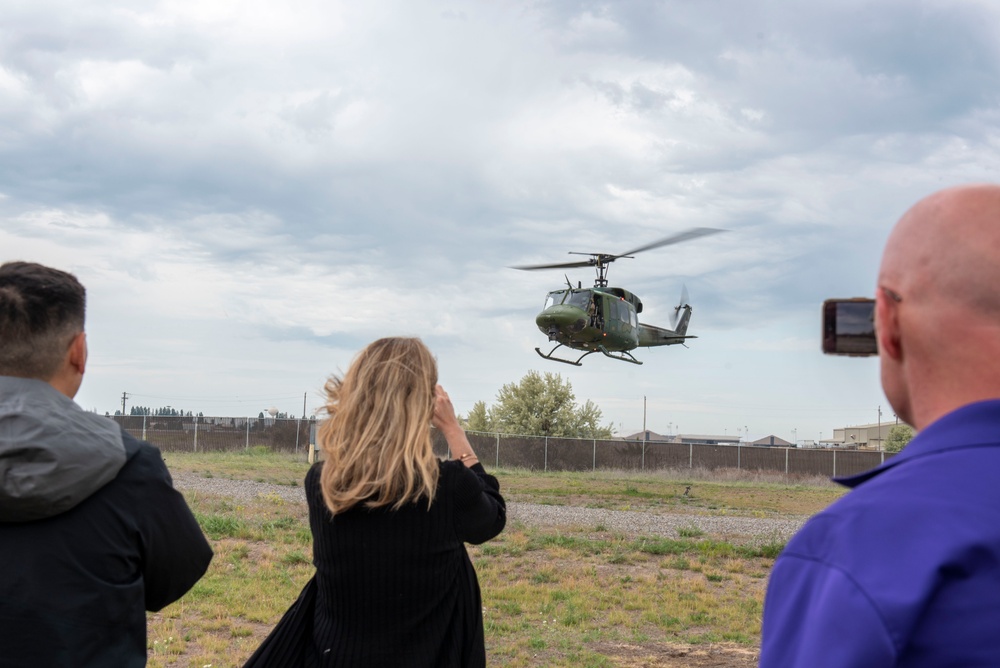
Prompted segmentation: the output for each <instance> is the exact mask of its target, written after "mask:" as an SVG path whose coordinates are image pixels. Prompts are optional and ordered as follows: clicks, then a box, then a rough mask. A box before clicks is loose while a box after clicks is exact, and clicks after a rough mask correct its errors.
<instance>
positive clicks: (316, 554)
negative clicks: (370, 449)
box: [306, 461, 506, 668]
mask: <svg viewBox="0 0 1000 668" xmlns="http://www.w3.org/2000/svg"><path fill="white" fill-rule="evenodd" d="M321 466H322V462H320V463H318V464H316V465H315V466H314V467H313V468H312V469H310V471H309V473H308V475H307V476H306V494H307V499H308V502H309V522H310V526H311V528H312V532H313V560H314V563H315V564H316V583H317V592H316V606H315V610H314V613H315V615H314V622H313V630H312V631H313V633H312V638H313V642H314V645H315V648H316V651H317V652H318V655H319V657H320V661H321V665H324V666H364V667H371V668H376V667H382V666H384V667H386V668H389V667H390V666H391V667H392V668H405V667H413V668H420V667H426V668H443V667H447V666H456V667H458V666H461V667H469V668H475V667H477V666H484V665H485V664H486V652H485V646H484V641H483V617H482V603H481V599H480V592H479V583H478V581H477V578H476V573H475V570H474V569H473V566H472V562H471V561H470V560H469V556H468V553H467V552H466V550H465V543H466V542H470V543H481V542H484V541H486V540H489V539H490V538H492V537H494V536H496V535H497V534H498V533H500V531H502V530H503V527H504V523H505V521H506V514H505V506H504V501H503V497H502V496H501V495H500V492H499V484H498V483H497V481H496V478H494V477H493V476H491V475H488V474H487V473H486V472H485V470H484V469H483V467H482V466H481V465H479V464H477V465H475V466H474V467H472V468H467V467H466V466H465V465H464V464H461V463H460V462H456V461H449V462H442V463H441V476H440V479H439V482H438V490H437V496H436V498H435V501H434V503H433V505H432V506H431V507H430V508H428V507H427V503H426V502H425V501H421V502H419V503H415V504H410V505H408V506H406V507H404V508H401V509H399V510H397V511H392V510H386V509H375V510H367V509H365V508H362V507H355V508H352V509H350V510H348V511H345V512H343V513H340V514H338V515H337V516H336V517H331V516H330V513H329V512H328V511H327V509H326V507H325V506H324V505H323V497H322V493H321V492H320V487H319V479H320V475H319V473H320V468H321Z"/></svg>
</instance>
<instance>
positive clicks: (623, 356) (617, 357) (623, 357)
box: [535, 343, 642, 366]
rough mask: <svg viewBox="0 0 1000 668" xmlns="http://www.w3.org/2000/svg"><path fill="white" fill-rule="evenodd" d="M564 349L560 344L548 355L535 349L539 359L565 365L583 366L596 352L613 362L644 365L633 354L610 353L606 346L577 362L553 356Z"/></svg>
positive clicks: (588, 353)
mask: <svg viewBox="0 0 1000 668" xmlns="http://www.w3.org/2000/svg"><path fill="white" fill-rule="evenodd" d="M562 347H563V344H561V343H560V344H559V345H557V346H556V347H555V348H553V349H552V350H550V351H549V352H548V354H546V353H543V352H542V351H541V349H539V348H535V352H536V353H538V356H539V357H544V358H545V359H547V360H552V361H553V362H562V363H563V364H572V365H573V366H583V364H581V363H580V360H582V359H583V358H584V357H586V356H587V355H593V354H594V353H596V352H602V353H604V354H605V355H606V356H607V357H610V358H611V359H613V360H620V361H622V362H631V363H632V364H642V362H640V361H639V360H637V359H636V358H634V357H633V356H632V355H631V354H629V353H627V352H625V351H621V352H620V353H619V354H617V355H616V354H614V353H611V352H609V351H608V349H607V348H605V347H604V346H598V347H597V350H590V351H587V352H585V353H584V354H582V355H580V356H579V357H578V358H576V361H575V362H574V361H573V360H565V359H563V358H561V357H555V356H553V353H554V352H555V351H557V350H559V349H560V348H562Z"/></svg>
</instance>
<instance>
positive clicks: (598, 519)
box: [173, 472, 806, 543]
mask: <svg viewBox="0 0 1000 668" xmlns="http://www.w3.org/2000/svg"><path fill="white" fill-rule="evenodd" d="M173 478H174V485H175V486H176V487H177V489H180V490H185V491H191V492H205V493H208V494H218V495H221V496H228V497H233V498H236V499H240V500H244V501H250V500H252V499H256V498H258V497H260V496H272V495H276V496H278V497H280V498H282V499H284V500H285V501H289V502H293V503H305V492H304V490H303V489H302V488H301V487H289V486H287V485H274V484H271V483H266V482H256V481H253V480H229V479H226V478H203V477H201V476H199V475H196V474H193V473H184V472H178V473H174V474H173ZM507 519H508V522H511V523H514V522H521V523H523V524H526V525H528V526H544V527H567V528H570V527H577V528H580V527H582V528H585V529H589V530H594V531H596V530H598V528H600V527H603V530H605V531H613V532H618V533H623V534H626V535H630V536H638V535H642V536H662V537H666V538H676V537H677V536H678V535H679V534H678V531H679V530H681V529H698V530H700V531H702V532H704V533H705V534H709V535H715V536H726V537H732V538H734V539H741V541H740V542H752V543H758V542H768V541H772V540H781V541H784V540H787V539H788V538H790V537H791V536H792V534H794V533H795V532H796V531H798V529H799V528H800V527H801V526H802V524H803V523H804V522H805V519H806V518H804V517H803V518H773V517H731V516H719V515H695V514H670V513H657V512H652V511H650V512H640V511H635V510H607V509H604V508H583V507H581V506H550V505H541V504H537V503H517V502H509V503H508V504H507Z"/></svg>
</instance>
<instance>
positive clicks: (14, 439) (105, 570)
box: [0, 262, 212, 668]
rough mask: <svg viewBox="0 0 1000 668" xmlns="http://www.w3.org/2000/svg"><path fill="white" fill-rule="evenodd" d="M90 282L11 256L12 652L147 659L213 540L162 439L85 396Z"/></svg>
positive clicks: (8, 550)
mask: <svg viewBox="0 0 1000 668" xmlns="http://www.w3.org/2000/svg"><path fill="white" fill-rule="evenodd" d="M85 303H86V291H85V290H84V288H83V286H82V285H81V284H80V283H79V281H77V280H76V278H75V277H74V276H73V275H71V274H68V273H66V272H63V271H59V270H57V269H52V268H49V267H45V266H42V265H39V264H33V263H29V262H8V263H6V264H3V265H0V666H2V667H8V666H10V667H13V666H73V667H74V668H77V667H82V666H116V667H118V666H144V665H146V610H150V611H156V610H159V609H161V608H163V607H164V606H166V605H168V604H169V603H172V602H173V601H175V600H177V599H178V598H180V597H181V596H182V595H183V594H184V593H185V592H186V591H188V590H189V589H190V588H191V586H192V585H194V583H195V582H197V581H198V579H199V578H200V577H201V576H202V575H203V574H204V573H205V570H206V569H207V568H208V564H209V562H210V561H211V559H212V550H211V547H210V546H209V544H208V541H207V540H206V539H205V536H204V534H202V532H201V529H200V528H199V527H198V523H197V522H196V521H195V518H194V516H193V515H192V513H191V510H190V509H189V508H188V506H187V504H186V503H185V501H184V498H183V497H182V496H181V495H180V493H178V492H177V491H176V490H175V489H174V488H173V484H172V482H171V479H170V474H169V473H168V472H167V468H166V465H165V464H164V463H163V459H162V457H161V456H160V453H159V451H158V450H157V449H156V448H154V447H153V446H151V445H149V444H148V443H144V442H142V441H139V440H136V439H135V438H133V437H132V436H130V435H128V434H127V433H126V432H125V431H124V430H122V429H121V428H120V427H119V426H118V425H117V424H115V423H114V422H113V421H112V420H109V419H107V418H104V417H101V416H98V415H95V414H93V413H88V412H86V411H84V410H82V409H81V408H80V407H79V406H78V405H77V404H76V403H75V402H74V401H73V397H74V396H76V393H77V391H78V390H79V388H80V384H81V382H82V380H83V375H84V370H85V368H86V363H87V339H86V334H85V333H84V312H85Z"/></svg>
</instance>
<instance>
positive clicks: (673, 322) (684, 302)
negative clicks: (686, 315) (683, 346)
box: [670, 285, 691, 329]
mask: <svg viewBox="0 0 1000 668" xmlns="http://www.w3.org/2000/svg"><path fill="white" fill-rule="evenodd" d="M684 307H687V308H688V310H690V309H691V305H690V302H689V298H688V289H687V286H686V285H682V286H681V301H680V303H678V304H677V306H676V307H674V314H673V315H672V316H671V318H670V327H671V329H677V322H678V320H680V317H681V311H682V310H683V309H684Z"/></svg>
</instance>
